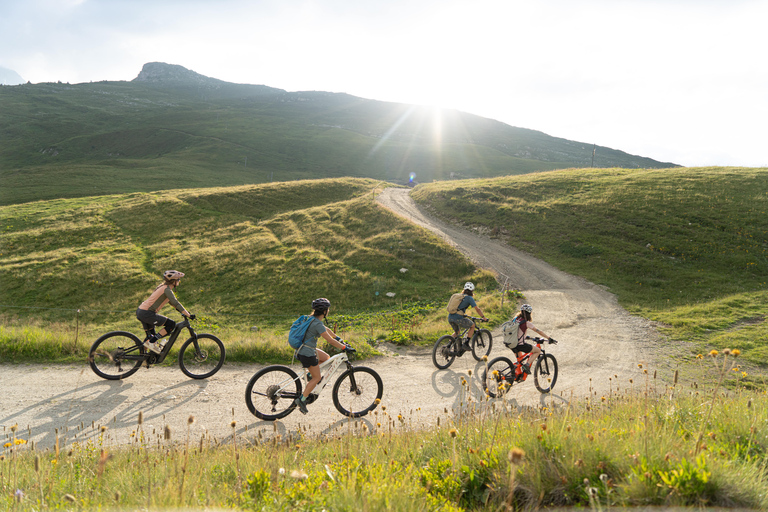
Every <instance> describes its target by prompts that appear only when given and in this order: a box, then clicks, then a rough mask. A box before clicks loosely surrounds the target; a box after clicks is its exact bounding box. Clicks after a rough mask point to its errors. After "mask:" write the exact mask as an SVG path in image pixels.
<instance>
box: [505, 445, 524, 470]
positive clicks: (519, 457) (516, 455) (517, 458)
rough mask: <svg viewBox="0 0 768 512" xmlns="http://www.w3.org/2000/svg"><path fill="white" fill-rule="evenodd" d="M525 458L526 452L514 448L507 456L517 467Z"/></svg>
mask: <svg viewBox="0 0 768 512" xmlns="http://www.w3.org/2000/svg"><path fill="white" fill-rule="evenodd" d="M523 457H525V452H524V451H523V450H521V449H520V448H512V449H511V450H510V451H509V454H508V455H507V458H508V459H509V462H510V463H512V464H514V465H515V466H519V465H520V463H521V462H523Z"/></svg>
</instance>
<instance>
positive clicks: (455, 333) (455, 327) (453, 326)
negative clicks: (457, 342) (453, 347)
mask: <svg viewBox="0 0 768 512" xmlns="http://www.w3.org/2000/svg"><path fill="white" fill-rule="evenodd" d="M448 323H449V324H450V325H451V329H453V337H454V338H456V339H458V337H459V334H460V333H461V328H460V327H459V324H457V323H456V322H452V321H451V320H448Z"/></svg>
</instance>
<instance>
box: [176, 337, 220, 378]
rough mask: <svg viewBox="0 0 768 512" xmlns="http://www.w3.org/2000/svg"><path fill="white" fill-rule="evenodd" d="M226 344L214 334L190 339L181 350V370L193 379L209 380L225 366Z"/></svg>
mask: <svg viewBox="0 0 768 512" xmlns="http://www.w3.org/2000/svg"><path fill="white" fill-rule="evenodd" d="M224 357H225V350H224V344H223V343H222V342H221V340H220V339H219V338H217V337H216V336H214V335H213V334H198V335H197V338H189V339H188V340H187V341H185V342H184V344H183V345H182V346H181V350H179V368H181V371H182V372H184V375H186V376H187V377H191V378H193V379H207V378H208V377H210V376H211V375H213V374H214V373H216V372H217V371H219V369H221V366H222V365H223V364H224Z"/></svg>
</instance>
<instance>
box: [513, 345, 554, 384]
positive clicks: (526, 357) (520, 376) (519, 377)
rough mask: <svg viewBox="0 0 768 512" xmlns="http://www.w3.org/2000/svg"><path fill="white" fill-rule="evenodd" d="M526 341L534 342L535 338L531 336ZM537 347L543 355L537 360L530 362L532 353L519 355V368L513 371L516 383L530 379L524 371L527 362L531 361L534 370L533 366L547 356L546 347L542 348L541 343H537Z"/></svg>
mask: <svg viewBox="0 0 768 512" xmlns="http://www.w3.org/2000/svg"><path fill="white" fill-rule="evenodd" d="M526 339H529V340H532V339H534V338H531V337H530V336H526ZM536 346H537V347H538V349H539V350H541V354H539V355H538V356H537V357H536V359H535V360H533V361H530V359H531V353H530V352H521V353H520V355H517V356H516V357H517V366H515V368H514V369H513V370H514V372H515V374H514V375H512V376H511V377H513V378H514V379H515V380H516V381H520V382H523V381H524V380H525V379H527V378H528V374H527V373H525V372H524V371H523V368H522V366H523V364H525V362H526V361H529V363H530V364H529V366H530V368H531V370H533V364H534V363H535V362H536V361H537V360H538V359H539V358H542V357H544V356H545V355H546V352H545V351H544V347H542V346H541V341H538V342H537V343H536Z"/></svg>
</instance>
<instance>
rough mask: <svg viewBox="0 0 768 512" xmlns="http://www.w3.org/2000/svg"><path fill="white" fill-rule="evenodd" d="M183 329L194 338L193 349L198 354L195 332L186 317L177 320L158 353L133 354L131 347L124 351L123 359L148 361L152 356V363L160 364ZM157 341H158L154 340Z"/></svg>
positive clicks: (198, 348)
mask: <svg viewBox="0 0 768 512" xmlns="http://www.w3.org/2000/svg"><path fill="white" fill-rule="evenodd" d="M183 329H187V330H189V335H190V336H191V337H192V338H193V339H194V340H195V341H194V342H193V343H194V345H195V351H196V352H197V353H198V354H199V353H200V347H199V346H198V344H197V333H196V332H195V330H194V329H193V328H192V326H191V325H190V323H189V320H188V319H186V318H185V319H184V320H182V321H181V322H178V323H177V324H176V327H174V329H173V332H172V333H171V335H170V336H169V337H168V341H167V342H166V343H165V346H163V350H162V351H161V352H160V353H159V354H155V353H152V352H147V353H146V354H138V355H133V354H131V352H133V351H134V350H135V349H134V348H131V349H129V350H127V351H126V353H125V356H124V359H126V360H130V361H149V360H150V358H152V356H154V358H155V360H154V362H153V363H152V364H160V363H162V362H163V361H165V358H166V356H167V355H168V353H169V352H170V351H171V347H172V346H173V344H174V343H175V342H176V340H177V339H178V337H179V335H180V334H181V331H182V330H183ZM156 343H159V342H156Z"/></svg>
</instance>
